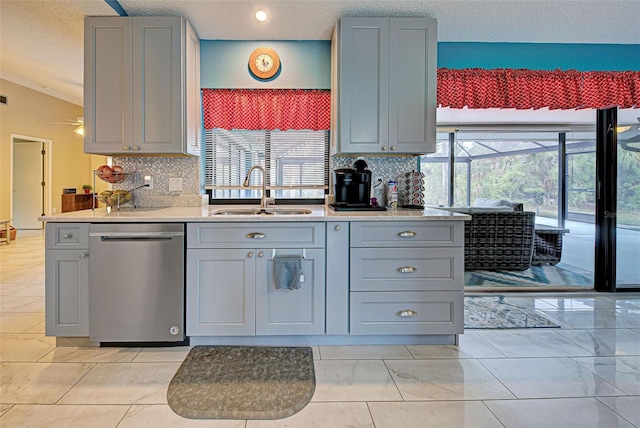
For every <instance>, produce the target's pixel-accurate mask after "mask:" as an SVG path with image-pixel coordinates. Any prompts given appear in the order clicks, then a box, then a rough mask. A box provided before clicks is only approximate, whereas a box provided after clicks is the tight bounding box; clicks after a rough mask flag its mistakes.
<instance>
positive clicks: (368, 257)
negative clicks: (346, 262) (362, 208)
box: [350, 248, 464, 291]
mask: <svg viewBox="0 0 640 428" xmlns="http://www.w3.org/2000/svg"><path fill="white" fill-rule="evenodd" d="M350 281H351V291H412V290H415V291H421V290H462V289H463V288H464V250H463V249H462V248H382V249H380V248H352V249H351V273H350Z"/></svg>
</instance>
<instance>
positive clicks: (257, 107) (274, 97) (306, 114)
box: [202, 89, 331, 131]
mask: <svg viewBox="0 0 640 428" xmlns="http://www.w3.org/2000/svg"><path fill="white" fill-rule="evenodd" d="M202 104H203V109H204V127H205V128H206V129H213V128H222V129H248V130H259V129H269V130H274V129H280V130H286V129H311V130H313V131H320V130H327V129H329V127H330V124H331V101H330V91H328V90H305V89H203V90H202Z"/></svg>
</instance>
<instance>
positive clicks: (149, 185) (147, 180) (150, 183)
mask: <svg viewBox="0 0 640 428" xmlns="http://www.w3.org/2000/svg"><path fill="white" fill-rule="evenodd" d="M144 186H145V187H146V188H147V189H153V177H152V176H150V175H145V176H144Z"/></svg>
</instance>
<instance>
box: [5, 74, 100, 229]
mask: <svg viewBox="0 0 640 428" xmlns="http://www.w3.org/2000/svg"><path fill="white" fill-rule="evenodd" d="M0 94H2V95H6V96H7V98H8V103H7V105H0V218H9V217H10V216H11V207H10V206H9V204H10V200H11V199H10V198H11V190H12V189H11V188H10V187H9V186H10V181H11V177H10V169H11V168H10V165H11V155H10V154H11V134H18V135H23V136H27V137H34V138H42V139H46V140H51V141H52V152H51V156H52V158H51V163H52V168H51V170H52V176H53V180H52V183H48V184H49V185H50V186H51V189H52V192H51V195H52V206H53V208H54V209H55V210H56V212H61V207H60V204H61V196H60V195H61V194H62V189H63V188H67V187H75V188H77V189H79V190H78V191H79V192H82V185H83V184H92V183H93V172H92V171H93V169H92V168H94V167H95V166H96V165H102V164H104V163H106V158H105V157H104V156H92V155H86V154H84V152H83V140H82V136H80V135H78V134H76V133H74V132H73V130H74V129H75V127H74V126H71V125H53V124H50V123H48V122H64V121H65V119H72V120H75V119H76V118H77V117H80V116H83V115H84V113H83V109H82V107H81V106H78V105H75V104H72V103H69V102H66V101H62V100H60V99H58V98H54V97H51V96H49V95H46V94H43V93H41V92H38V91H34V90H32V89H29V88H26V87H24V86H20V85H17V84H15V83H12V82H9V81H7V80H4V79H0ZM34 168H35V169H36V171H37V170H39V168H40V165H34ZM98 190H99V189H98ZM46 214H51V213H50V212H47V213H46Z"/></svg>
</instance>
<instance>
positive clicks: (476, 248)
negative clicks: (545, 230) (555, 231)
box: [464, 211, 535, 270]
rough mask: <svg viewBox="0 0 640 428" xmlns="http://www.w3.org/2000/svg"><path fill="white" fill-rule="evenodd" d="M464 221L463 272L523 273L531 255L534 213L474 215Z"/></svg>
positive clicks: (486, 213) (482, 213)
mask: <svg viewBox="0 0 640 428" xmlns="http://www.w3.org/2000/svg"><path fill="white" fill-rule="evenodd" d="M470 215H471V221H467V222H465V229H464V246H465V247H464V256H465V263H464V264H465V269H466V270H478V269H482V270H526V269H529V267H531V258H532V255H533V241H534V224H535V213H533V212H530V211H514V212H493V213H489V212H476V213H473V214H470Z"/></svg>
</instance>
